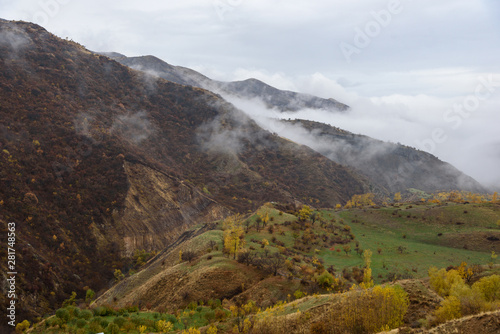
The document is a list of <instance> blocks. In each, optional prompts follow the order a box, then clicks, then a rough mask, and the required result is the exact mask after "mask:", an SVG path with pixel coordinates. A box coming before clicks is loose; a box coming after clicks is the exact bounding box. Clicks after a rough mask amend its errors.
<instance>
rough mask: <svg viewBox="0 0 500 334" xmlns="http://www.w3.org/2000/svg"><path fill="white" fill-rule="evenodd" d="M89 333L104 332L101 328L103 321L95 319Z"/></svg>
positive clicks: (90, 324)
mask: <svg viewBox="0 0 500 334" xmlns="http://www.w3.org/2000/svg"><path fill="white" fill-rule="evenodd" d="M88 327H89V331H91V332H94V333H99V332H102V331H103V328H102V326H101V319H100V318H94V319H92V320H91V321H90V323H89V326H88Z"/></svg>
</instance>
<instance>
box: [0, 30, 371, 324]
mask: <svg viewBox="0 0 500 334" xmlns="http://www.w3.org/2000/svg"><path fill="white" fill-rule="evenodd" d="M0 184H1V187H0V205H1V206H0V208H1V211H0V222H1V227H2V233H3V235H6V233H5V232H6V231H5V227H6V224H7V222H15V223H16V224H17V231H18V234H17V244H16V250H17V256H18V258H17V260H18V267H17V270H18V272H20V273H22V274H21V275H19V276H18V289H19V291H18V292H19V295H20V296H22V297H21V299H20V305H19V309H20V310H22V311H20V312H21V314H19V315H18V316H19V318H20V319H23V318H25V317H32V316H34V315H40V314H42V313H45V312H46V311H47V310H49V309H53V308H55V307H58V306H59V305H60V303H61V301H62V300H63V299H65V298H67V297H68V296H69V294H70V293H71V291H76V292H77V293H78V296H79V297H82V296H83V290H84V288H85V287H91V288H92V289H94V290H99V289H101V288H103V287H105V286H106V285H107V284H108V282H109V281H110V279H111V278H112V273H113V270H114V269H115V268H118V269H126V268H127V263H128V260H127V259H126V258H123V255H124V254H130V252H132V251H133V249H134V248H135V247H139V248H146V249H149V250H153V249H161V247H164V246H165V245H166V244H168V242H170V241H171V240H173V239H174V238H175V237H176V236H177V235H179V234H180V233H181V232H182V231H184V230H185V229H186V228H188V227H190V226H192V225H193V224H196V223H197V222H202V221H204V220H211V219H216V218H220V217H222V216H224V215H225V214H226V213H227V212H228V210H232V211H246V210H249V209H252V208H255V207H257V206H259V205H260V204H262V203H264V202H266V201H283V202H290V201H295V200H299V201H313V202H317V203H318V204H319V205H322V206H332V205H335V204H336V203H337V202H345V201H346V200H347V199H348V198H350V197H351V196H352V195H353V194H356V193H364V192H365V191H366V189H367V184H366V182H365V181H364V180H363V179H362V178H361V177H359V176H358V175H357V174H356V173H354V172H352V171H351V170H349V169H346V168H344V167H342V166H340V165H338V164H336V163H334V162H332V161H330V160H328V159H326V158H325V157H323V156H321V155H320V154H317V153H315V152H314V151H312V150H310V149H309V148H307V147H303V146H298V145H296V144H293V143H291V142H289V141H286V140H284V139H282V138H279V137H277V136H275V135H272V134H271V133H269V132H266V131H264V130H262V129H261V128H259V127H258V126H257V125H256V124H255V123H253V122H251V121H250V120H249V119H247V118H245V117H244V116H243V114H242V113H239V112H238V111H237V110H235V109H234V108H233V107H232V106H231V105H229V104H227V103H226V102H225V101H223V100H222V99H221V98H220V97H218V96H216V95H214V94H213V93H210V92H207V91H205V90H202V89H198V88H193V87H187V86H182V85H178V84H174V83H171V82H167V81H165V80H162V79H154V78H151V77H148V76H147V75H145V74H143V73H141V72H136V71H133V70H131V69H129V68H127V67H125V66H123V65H120V64H119V63H117V62H115V61H113V60H110V59H109V58H107V57H105V56H101V55H97V54H94V53H91V52H89V51H88V50H86V49H84V48H83V47H82V46H80V45H78V44H76V43H74V42H70V41H65V40H62V39H59V38H57V37H56V36H54V35H52V34H50V33H48V32H47V31H46V30H44V29H43V28H41V27H39V26H37V25H34V24H30V23H25V22H8V21H0ZM202 190H203V191H202ZM217 203H222V204H217ZM226 208H228V209H226ZM158 209H160V212H158ZM1 252H2V253H1V256H2V258H5V256H6V253H5V250H3V249H2V250H1ZM5 263H6V261H2V266H5ZM2 270H5V268H4V267H2ZM5 302H6V300H5V297H4V296H3V295H2V300H1V304H2V305H5ZM2 307H3V306H2Z"/></svg>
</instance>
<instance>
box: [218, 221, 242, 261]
mask: <svg viewBox="0 0 500 334" xmlns="http://www.w3.org/2000/svg"><path fill="white" fill-rule="evenodd" d="M223 229H224V251H225V252H226V253H227V254H229V255H233V259H236V254H238V252H239V250H240V249H241V248H242V247H243V246H244V243H245V240H244V239H243V234H244V230H243V227H242V220H241V216H240V215H234V216H230V217H228V218H226V220H225V221H224V223H223Z"/></svg>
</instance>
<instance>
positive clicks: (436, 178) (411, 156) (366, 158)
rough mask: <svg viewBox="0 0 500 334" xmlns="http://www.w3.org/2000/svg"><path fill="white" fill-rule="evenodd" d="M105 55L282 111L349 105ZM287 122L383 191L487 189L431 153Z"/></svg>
mask: <svg viewBox="0 0 500 334" xmlns="http://www.w3.org/2000/svg"><path fill="white" fill-rule="evenodd" d="M107 55H108V56H110V57H112V58H115V59H117V61H119V62H121V63H122V64H124V65H127V66H130V67H132V68H135V69H138V70H141V71H146V72H147V73H151V74H152V75H156V76H160V77H162V78H164V79H166V80H169V81H172V82H177V83H180V84H183V85H190V86H196V87H203V88H206V89H208V90H211V91H214V92H220V93H222V94H224V95H229V96H232V97H238V98H244V99H261V100H262V101H263V102H264V103H265V105H266V106H267V107H270V108H277V109H279V110H281V111H297V110H300V109H304V108H311V109H328V110H340V111H344V110H347V109H348V106H346V105H343V104H341V103H339V102H337V101H335V100H333V99H328V100H325V99H321V98H317V97H312V96H309V95H306V94H298V93H294V92H289V91H281V90H278V89H276V88H274V87H272V86H269V85H267V84H265V83H263V82H261V81H259V80H256V79H248V80H244V81H236V82H217V81H214V80H211V79H209V78H207V77H205V76H203V75H202V74H200V73H198V72H196V71H193V70H191V69H188V68H185V67H180V66H172V65H170V64H168V63H166V62H164V61H162V60H160V59H158V58H156V57H153V56H143V57H126V56H123V55H115V54H107ZM291 124H301V125H302V126H303V127H304V128H306V129H307V131H309V132H312V134H311V136H309V137H310V138H306V139H305V140H304V138H302V137H301V136H297V133H293V132H294V131H293V130H292V131H291V132H288V133H287V135H284V136H285V137H287V138H290V139H292V140H295V141H296V142H298V143H301V144H304V145H307V146H309V147H311V148H313V149H314V150H316V151H318V152H319V153H321V154H322V155H324V156H326V157H327V158H329V159H331V160H332V161H335V162H337V163H339V164H341V165H345V166H349V167H352V168H355V169H356V170H357V171H359V172H360V173H361V174H363V175H364V176H365V177H366V178H367V179H369V180H370V182H371V183H373V184H376V185H377V186H378V188H379V189H383V192H384V193H386V194H388V193H395V192H399V191H405V190H406V189H408V188H417V189H422V190H424V191H428V192H433V191H438V190H453V189H458V190H466V191H473V192H480V193H482V192H486V189H485V188H484V187H483V186H482V185H481V184H479V183H478V182H477V181H475V180H474V179H472V178H471V177H469V176H467V175H465V174H463V173H462V172H460V171H459V170H457V169H456V168H455V167H453V166H452V165H450V164H448V163H445V162H442V161H440V160H439V159H438V158H436V157H435V156H433V155H431V154H428V153H425V152H422V151H418V150H415V149H413V148H410V147H406V146H402V145H396V144H392V143H385V142H382V141H379V140H375V139H372V138H369V137H367V136H362V135H355V134H352V133H349V132H347V131H344V130H341V129H337V128H334V127H330V126H328V125H326V124H321V123H316V122H310V121H304V120H297V121H292V122H291ZM298 132H300V131H298Z"/></svg>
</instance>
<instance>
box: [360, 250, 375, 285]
mask: <svg viewBox="0 0 500 334" xmlns="http://www.w3.org/2000/svg"><path fill="white" fill-rule="evenodd" d="M372 254H373V252H372V251H371V250H369V249H367V250H365V251H364V252H363V258H364V260H365V271H364V273H363V282H362V283H361V287H362V288H364V289H368V288H371V287H372V286H373V278H372V268H371V263H372Z"/></svg>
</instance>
